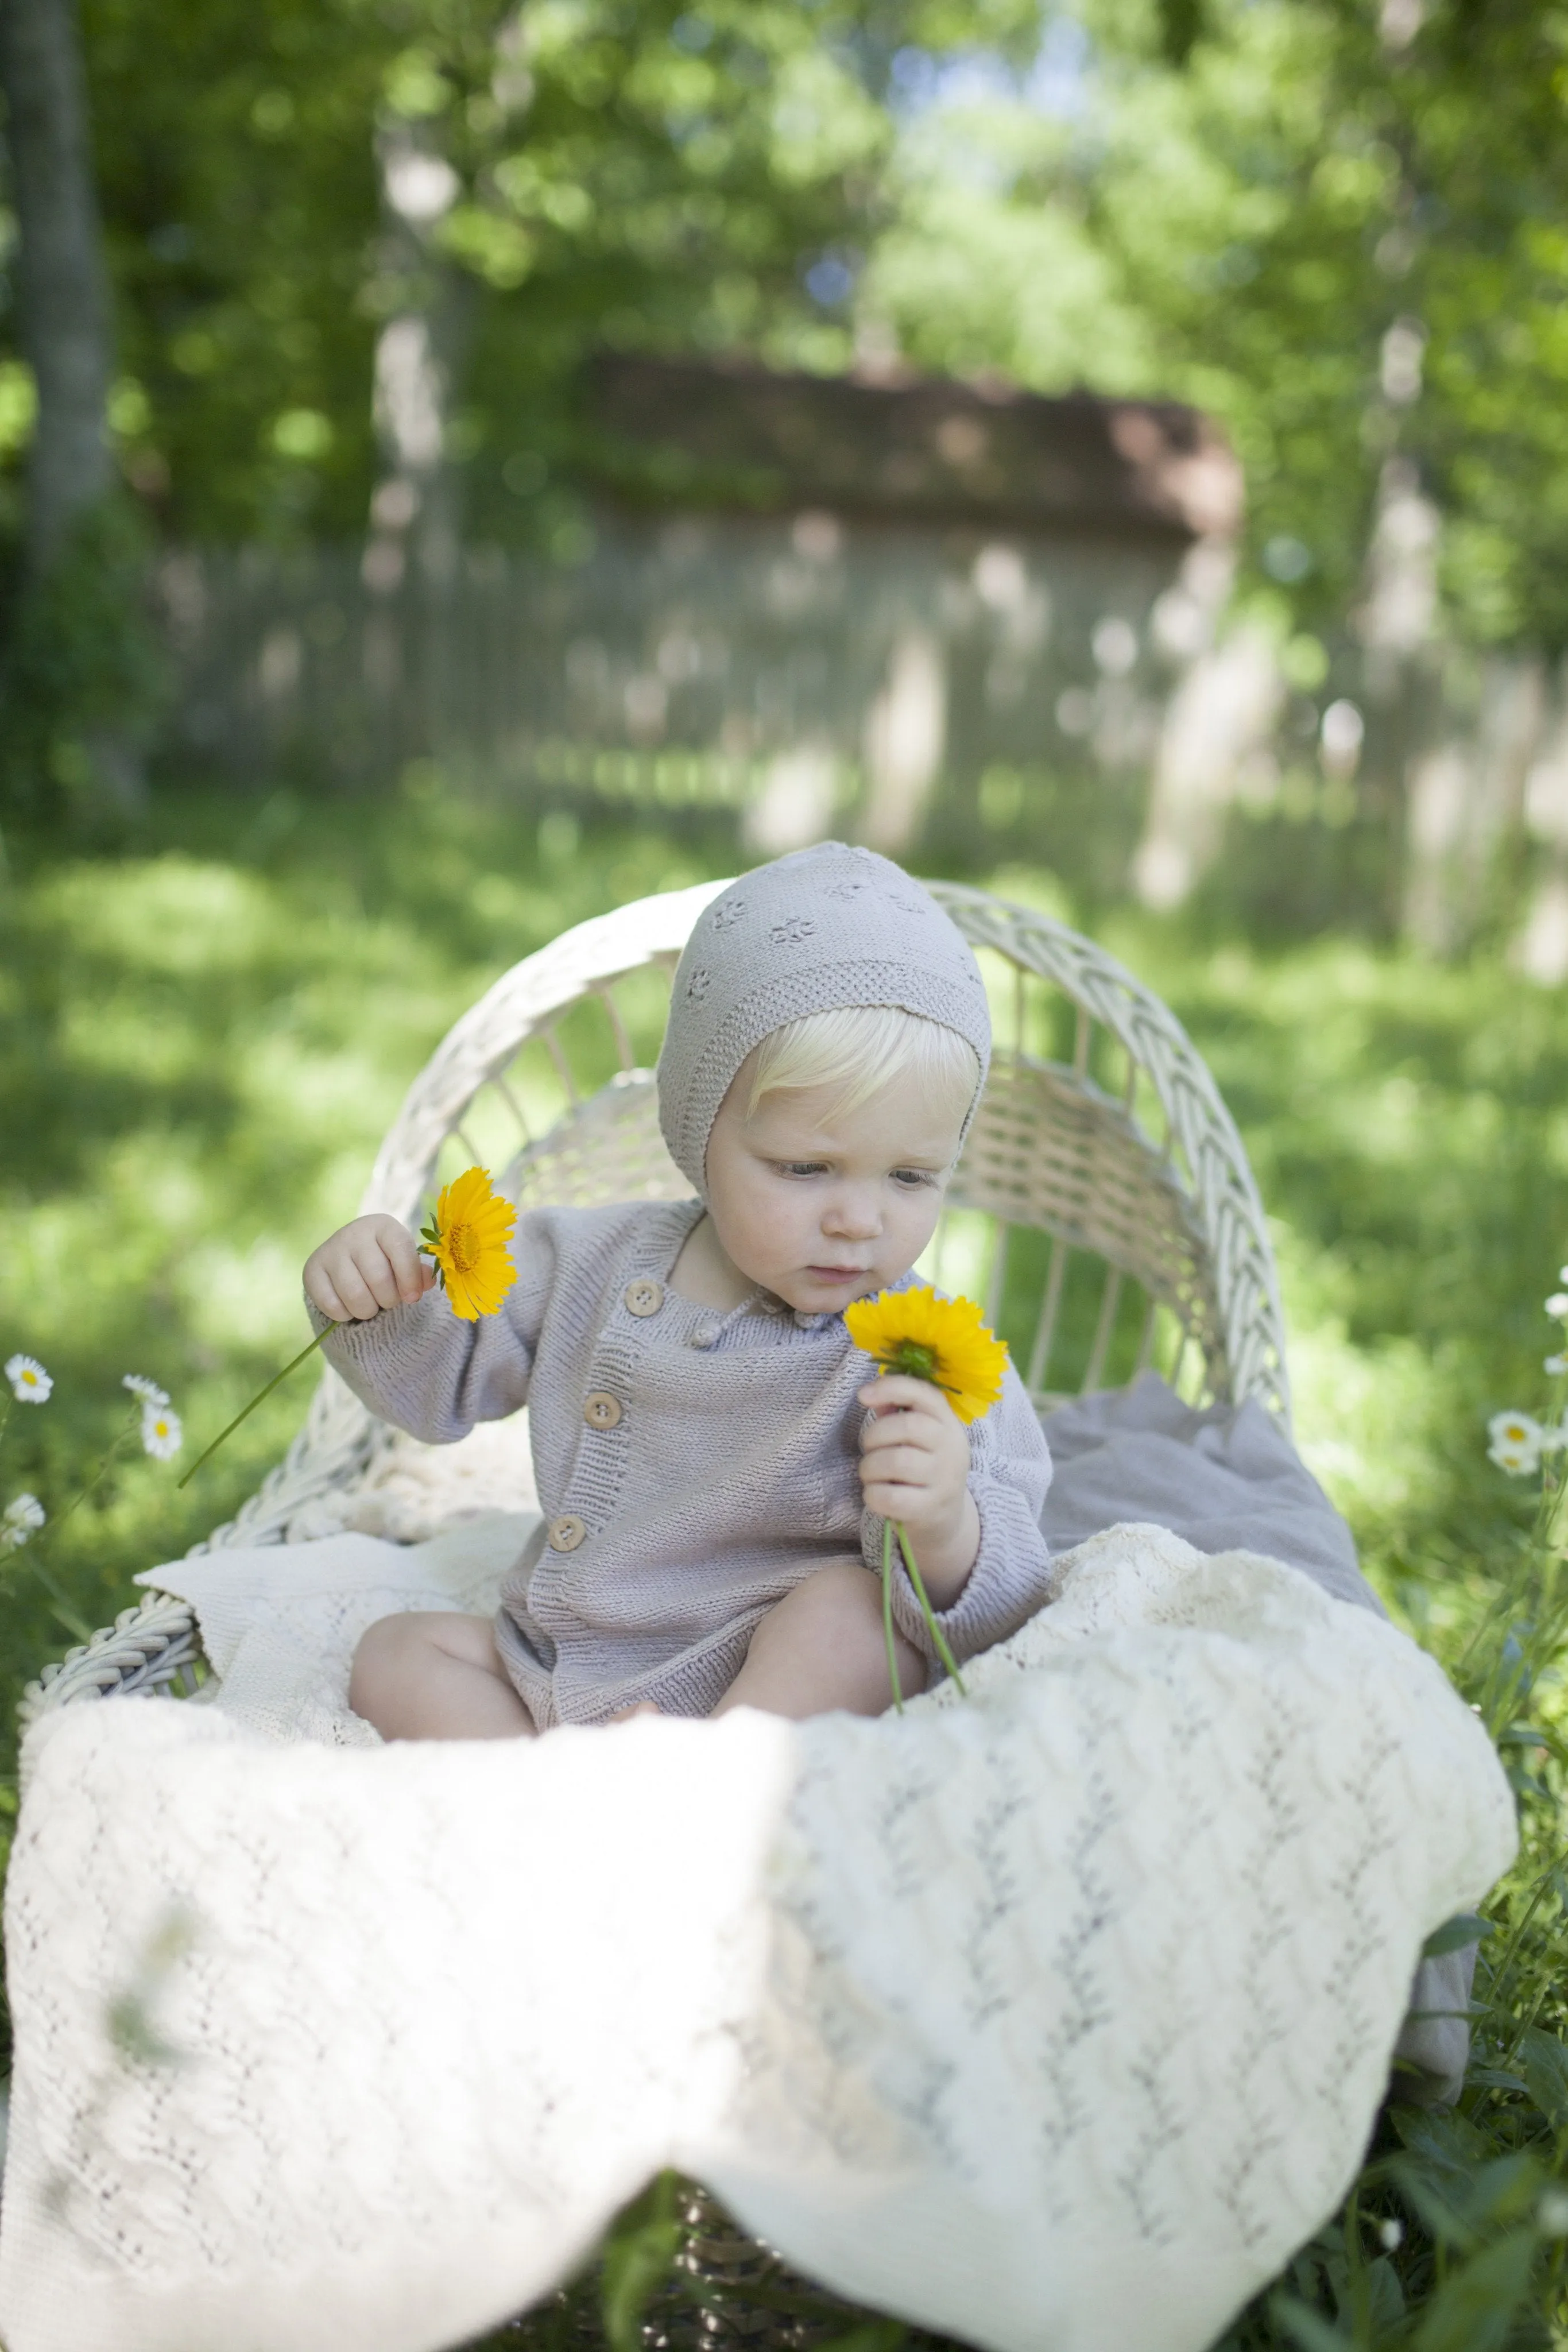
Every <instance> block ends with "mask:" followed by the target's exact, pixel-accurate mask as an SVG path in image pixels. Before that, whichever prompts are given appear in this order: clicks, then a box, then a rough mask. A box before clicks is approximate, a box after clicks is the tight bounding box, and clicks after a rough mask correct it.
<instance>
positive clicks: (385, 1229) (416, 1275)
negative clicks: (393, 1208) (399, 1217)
mask: <svg viewBox="0 0 1568 2352" xmlns="http://www.w3.org/2000/svg"><path fill="white" fill-rule="evenodd" d="M376 1239H377V1241H378V1242H379V1244H381V1248H382V1253H383V1255H384V1256H385V1259H386V1261H387V1263H388V1264H389V1265H390V1266H391V1268H392V1279H393V1281H394V1282H395V1283H396V1285H397V1296H398V1298H399V1299H401V1300H402V1304H403V1305H404V1306H405V1307H412V1306H413V1302H414V1300H415V1299H416V1298H423V1297H424V1294H425V1292H426V1291H427V1290H428V1289H429V1288H430V1286H431V1284H432V1283H433V1282H434V1280H435V1268H434V1266H433V1265H431V1264H430V1263H429V1261H428V1259H426V1258H423V1257H421V1255H420V1254H419V1245H418V1244H417V1243H416V1242H415V1240H414V1238H413V1234H411V1233H410V1232H409V1230H408V1227H407V1226H406V1225H400V1224H398V1223H395V1222H394V1221H393V1220H392V1218H391V1217H388V1218H387V1219H385V1220H384V1222H383V1223H382V1224H381V1225H380V1226H379V1227H378V1229H377V1234H376ZM377 1296H378V1297H380V1293H379V1292H378V1293H377ZM396 1303H397V1300H394V1299H382V1306H383V1307H391V1306H395V1305H396Z"/></svg>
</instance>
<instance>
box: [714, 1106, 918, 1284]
mask: <svg viewBox="0 0 1568 2352" xmlns="http://www.w3.org/2000/svg"><path fill="white" fill-rule="evenodd" d="M750 1084H751V1078H750V1071H749V1068H748V1067H747V1066H745V1065H743V1066H742V1067H741V1069H740V1071H739V1073H738V1075H737V1077H736V1079H735V1082H734V1084H733V1085H732V1086H731V1087H730V1089H729V1092H728V1094H727V1095H726V1097H725V1098H724V1103H723V1107H722V1108H721V1109H720V1111H719V1114H718V1117H717V1118H716V1119H715V1121H714V1124H713V1132H712V1134H711V1135H710V1136H709V1138H708V1147H707V1185H708V1213H709V1215H710V1217H711V1218H712V1220H713V1226H714V1231H715V1234H716V1236H717V1239H718V1241H719V1243H720V1244H721V1245H722V1246H723V1248H724V1251H725V1253H726V1255H727V1256H728V1258H729V1260H730V1262H731V1264H732V1265H734V1266H736V1267H737V1270H738V1271H739V1272H740V1273H741V1274H742V1275H744V1276H745V1277H746V1279H747V1282H759V1283H761V1284H762V1285H763V1286H764V1287H765V1288H767V1289H768V1290H771V1291H772V1292H773V1293H774V1294H775V1296H776V1297H779V1298H782V1299H783V1300H784V1301H785V1303H786V1304H787V1305H788V1306H790V1307H799V1308H800V1309H801V1310H802V1311H803V1312H804V1313H806V1314H809V1315H824V1314H833V1313H836V1312H837V1310H838V1309H839V1308H840V1307H847V1306H848V1305H849V1304H850V1302H851V1300H852V1299H855V1298H863V1297H867V1296H868V1295H869V1294H871V1293H872V1292H874V1291H877V1290H881V1289H883V1287H884V1286H886V1285H887V1284H888V1283H891V1282H896V1281H897V1280H898V1278H899V1276H901V1275H904V1274H907V1273H908V1271H909V1269H910V1267H911V1266H912V1265H914V1264H915V1259H916V1258H917V1257H918V1256H919V1255H920V1253H921V1251H922V1250H923V1249H924V1248H925V1244H926V1243H927V1242H928V1241H929V1240H930V1238H931V1235H932V1233H933V1232H934V1230H935V1228H936V1218H937V1214H938V1212H939V1211H940V1209H941V1206H942V1195H943V1192H945V1190H946V1182H947V1178H948V1176H949V1175H950V1174H951V1172H952V1167H953V1162H954V1160H956V1157H957V1152H958V1133H959V1127H958V1122H956V1121H955V1120H953V1119H952V1118H951V1117H950V1115H949V1114H948V1113H947V1112H946V1109H945V1108H944V1109H941V1110H938V1111H936V1112H933V1110H932V1108H931V1107H930V1105H929V1103H928V1102H927V1101H925V1099H923V1097H922V1091H921V1087H920V1084H919V1081H918V1079H917V1078H915V1076H904V1077H901V1078H897V1079H894V1082H893V1083H892V1085H890V1086H887V1087H883V1090H882V1092H881V1093H880V1094H876V1095H873V1097H872V1098H871V1100H870V1101H869V1102H866V1103H862V1105H861V1106H860V1108H859V1109H857V1110H852V1111H849V1112H847V1113H846V1112H842V1111H840V1110H839V1109H838V1108H836V1104H835V1094H836V1089H834V1088H832V1087H820V1088H800V1089H799V1090H792V1091H789V1092H788V1093H779V1094H772V1095H768V1096H767V1097H765V1098H764V1099H763V1101H762V1102H761V1103H759V1104H758V1108H757V1111H756V1114H755V1116H754V1117H753V1118H749V1119H748V1118H746V1116H745V1108H746V1101H747V1095H748V1093H749V1091H750Z"/></svg>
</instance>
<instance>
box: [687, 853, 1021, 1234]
mask: <svg viewBox="0 0 1568 2352" xmlns="http://www.w3.org/2000/svg"><path fill="white" fill-rule="evenodd" d="M870 1004H888V1005H897V1006H900V1007H901V1008H902V1009H903V1010H904V1012H905V1013H920V1014H922V1015H923V1016H924V1017H925V1019H926V1020H927V1021H936V1022H940V1023H941V1024H942V1026H943V1027H944V1028H946V1029H956V1031H957V1033H958V1034H959V1036H960V1037H962V1038H964V1039H965V1040H966V1041H967V1043H968V1044H969V1045H972V1046H973V1047H974V1049H975V1052H976V1054H977V1055H978V1057H979V1064H980V1082H979V1085H978V1086H977V1087H976V1089H975V1097H974V1101H973V1102H971V1104H970V1105H969V1110H968V1114H967V1117H966V1118H965V1121H964V1129H965V1132H966V1133H967V1131H968V1126H969V1120H970V1119H971V1118H973V1117H974V1115H975V1107H976V1104H977V1103H978V1101H979V1099H980V1092H981V1088H982V1087H984V1085H985V1082H986V1071H987V1069H988V1066H989V1064H990V1057H991V1023H990V1015H989V1013H988V1009H987V1005H986V989H985V982H983V981H982V980H981V978H980V973H979V967H978V966H977V963H976V961H975V959H974V957H973V956H972V955H971V953H970V952H969V949H968V946H967V943H966V941H965V940H964V939H963V937H962V935H961V934H960V932H959V930H958V929H957V926H956V924H955V923H954V922H953V920H952V919H951V918H950V917H949V916H947V915H945V914H944V913H943V911H942V909H941V908H940V907H939V906H938V905H937V904H936V899H935V898H933V897H932V896H931V893H930V892H929V891H928V890H926V889H925V888H924V887H922V885H921V884H920V883H918V882H915V881H914V880H912V879H911V877H909V876H908V875H907V874H905V873H904V872H903V870H902V869H901V868H900V867H899V866H894V864H893V863H892V861H891V860H890V859H889V858H886V857H879V856H877V855H876V853H875V851H874V850H870V849H848V848H846V847H845V846H844V845H843V843H842V842H841V841H825V842H822V843H821V844H820V845H819V846H818V847H816V848H815V849H799V850H796V851H795V852H794V853H793V855H792V856H789V857H779V858H776V859H775V860H774V861H773V863H772V864H771V865H770V866H757V867H756V868H755V869H754V870H753V871H752V872H751V873H749V874H743V875H742V876H741V877H740V878H739V880H738V881H737V882H732V883H731V884H730V886H729V887H728V888H727V890H722V891H720V893H719V895H718V897H717V898H716V899H715V900H714V901H713V903H712V905H711V906H708V907H705V908H704V909H703V911H702V913H701V914H700V915H699V916H698V917H697V920H696V927H695V929H694V930H693V932H692V935H691V938H690V939H689V940H687V942H686V949H685V954H684V955H683V956H682V958H681V961H680V965H679V968H678V969H677V971H676V973H675V983H674V993H673V995H672V997H671V1000H670V1018H669V1025H668V1027H667V1028H666V1029H665V1032H664V1046H663V1049H662V1051H661V1052H660V1055H659V1124H660V1126H661V1127H662V1128H663V1129H664V1141H665V1142H666V1143H667V1144H668V1145H669V1148H670V1157H671V1158H672V1159H673V1160H674V1163H675V1165H676V1167H677V1168H678V1169H679V1170H680V1171H681V1172H682V1174H683V1175H684V1176H685V1177H686V1178H687V1179H688V1181H690V1182H691V1183H692V1184H693V1185H694V1186H695V1189H696V1191H697V1192H699V1193H700V1194H702V1196H703V1197H704V1198H705V1199H706V1195H707V1187H706V1182H705V1181H704V1178H705V1170H706V1160H707V1139H708V1135H709V1131H710V1130H711V1129H712V1127H713V1123H714V1120H715V1119H716V1118H717V1116H718V1108H719V1105H720V1104H721V1103H722V1102H723V1100H724V1098H725V1096H726V1095H727V1092H728V1091H729V1085H730V1081H731V1079H732V1078H733V1077H734V1076H735V1074H736V1072H737V1070H738V1069H739V1067H740V1066H741V1064H742V1062H744V1061H745V1059H746V1057H747V1054H749V1053H750V1051H751V1049H752V1047H753V1046H754V1045H760V1044H761V1042H762V1040H763V1038H764V1037H766V1036H768V1034H769V1033H770V1032H771V1031H772V1030H775V1029H779V1028H782V1026H783V1024H785V1022H787V1021H799V1020H800V1018H801V1017H802V1016H803V1015H804V1014H806V1013H833V1012H837V1011H838V1010H839V1009H840V1008H841V1006H846V1005H870Z"/></svg>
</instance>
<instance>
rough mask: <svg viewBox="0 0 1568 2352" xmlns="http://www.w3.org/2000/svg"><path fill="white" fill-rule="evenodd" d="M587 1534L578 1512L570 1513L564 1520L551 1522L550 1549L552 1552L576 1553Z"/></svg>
mask: <svg viewBox="0 0 1568 2352" xmlns="http://www.w3.org/2000/svg"><path fill="white" fill-rule="evenodd" d="M587 1533H588V1529H587V1528H585V1527H584V1526H583V1524H582V1521H581V1520H580V1518H579V1517H578V1516H577V1514H576V1512H575V1511H568V1512H567V1514H566V1516H565V1517H564V1518H559V1519H552V1520H551V1521H550V1528H549V1541H550V1549H551V1551H575V1550H576V1549H577V1547H578V1545H579V1544H580V1542H581V1541H582V1538H583V1537H584V1536H585V1535H586V1534H587Z"/></svg>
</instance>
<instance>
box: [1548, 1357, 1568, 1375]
mask: <svg viewBox="0 0 1568 2352" xmlns="http://www.w3.org/2000/svg"><path fill="white" fill-rule="evenodd" d="M1564 1372H1568V1356H1548V1357H1547V1359H1546V1377H1547V1379H1548V1380H1550V1381H1560V1380H1561V1379H1562V1377H1563V1373H1564Z"/></svg>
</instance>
